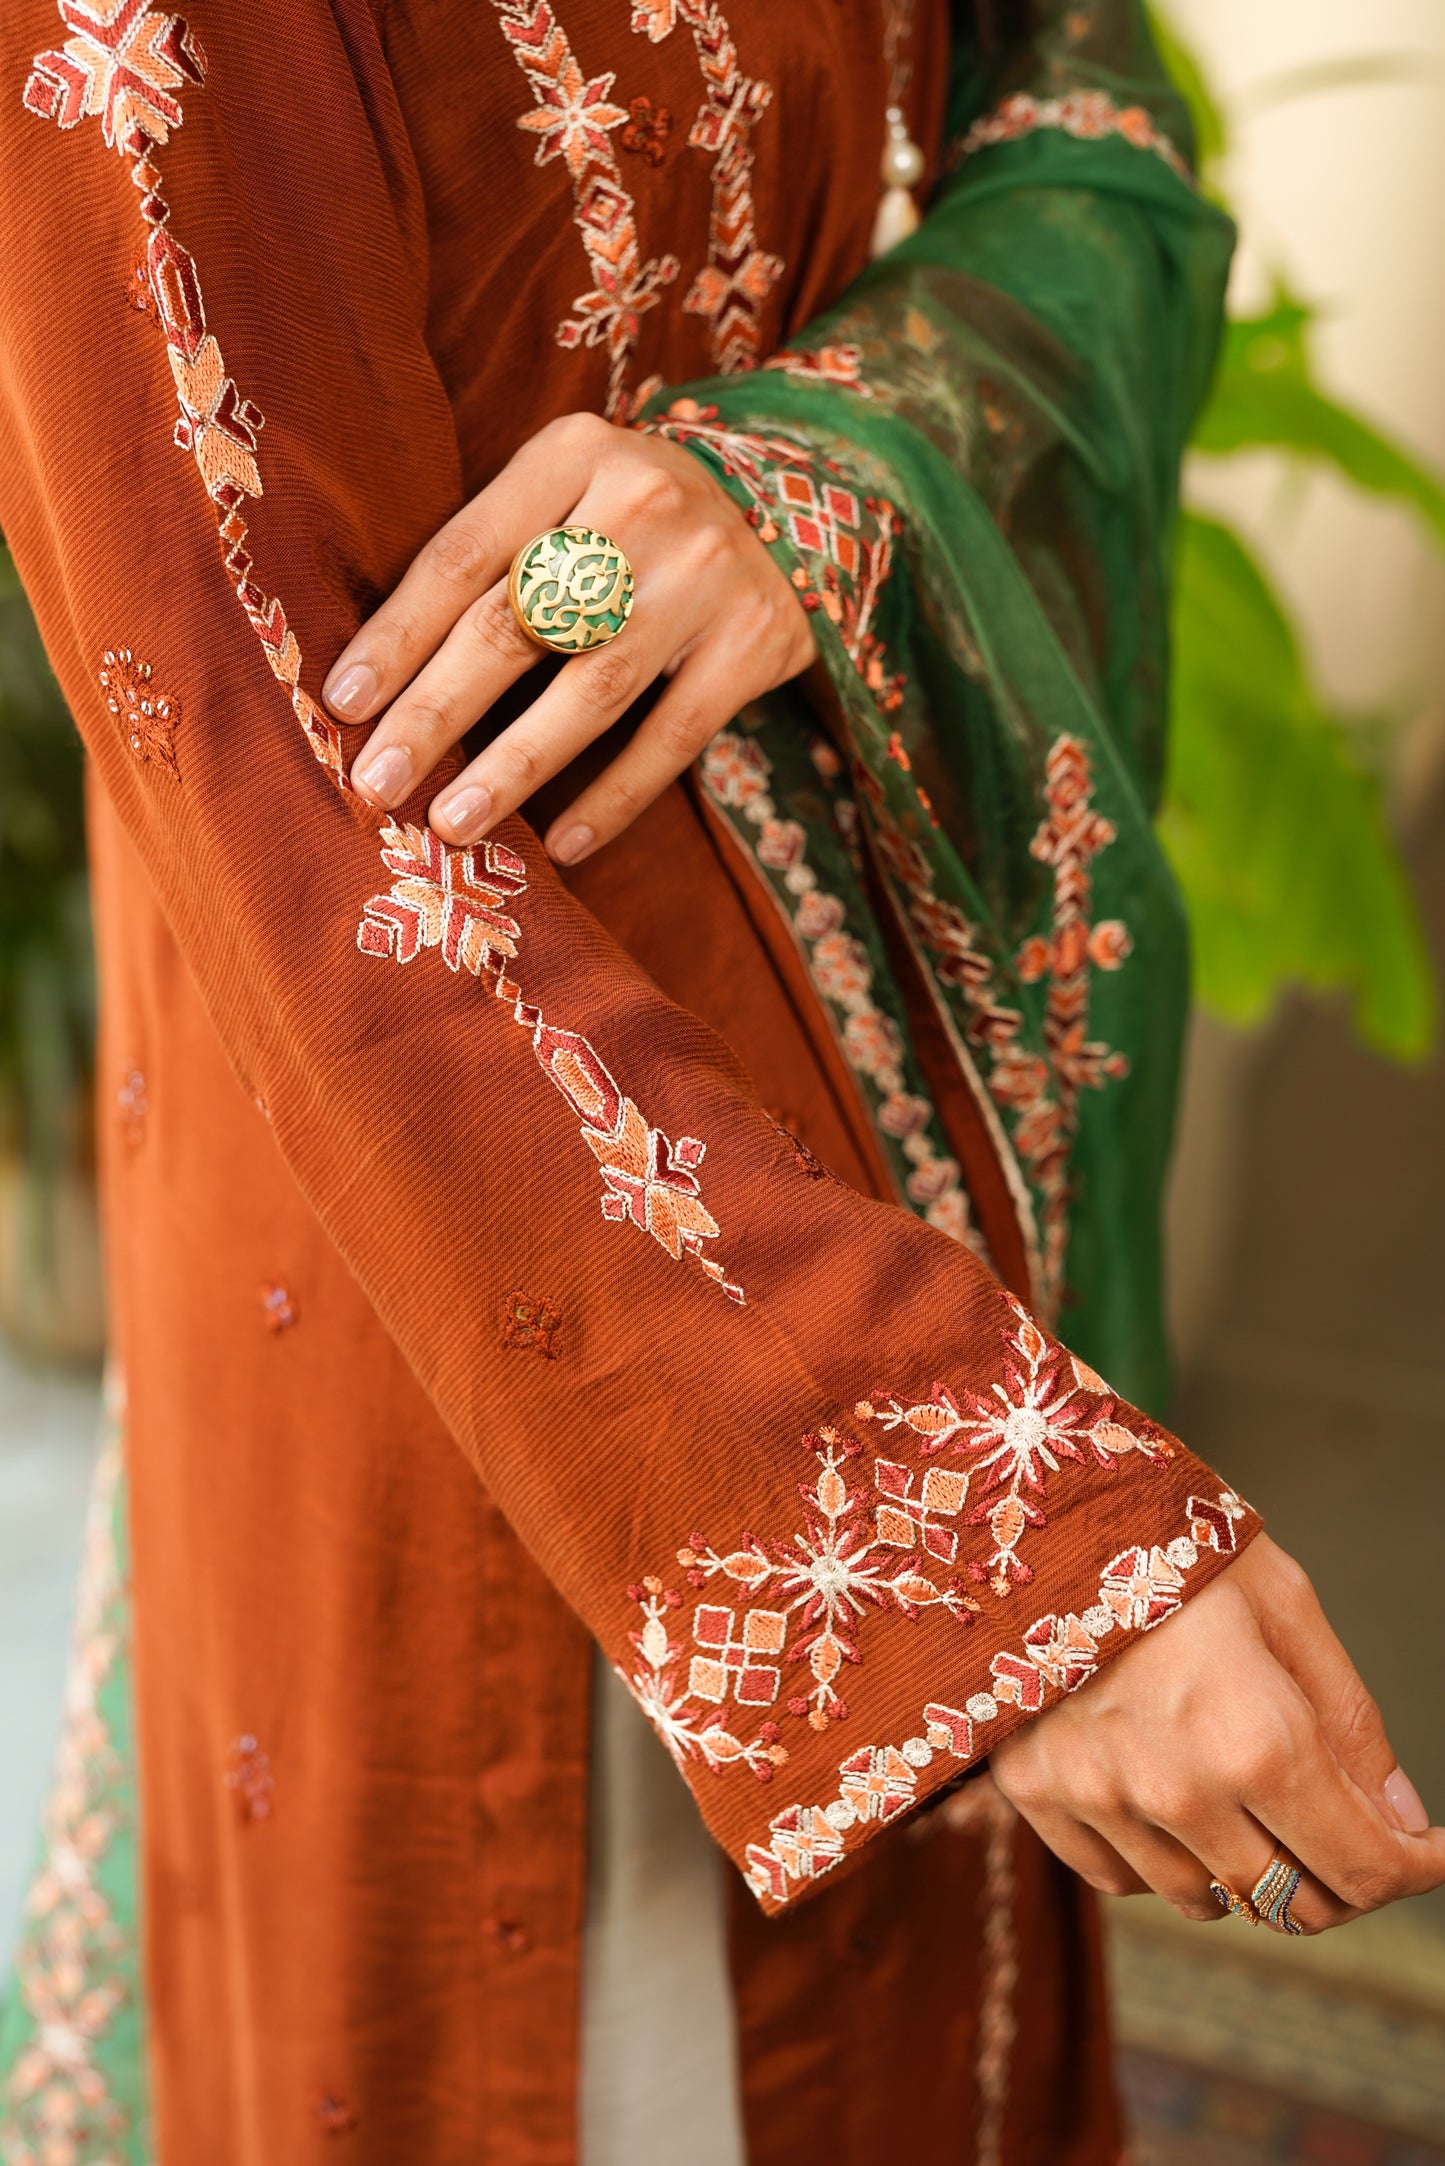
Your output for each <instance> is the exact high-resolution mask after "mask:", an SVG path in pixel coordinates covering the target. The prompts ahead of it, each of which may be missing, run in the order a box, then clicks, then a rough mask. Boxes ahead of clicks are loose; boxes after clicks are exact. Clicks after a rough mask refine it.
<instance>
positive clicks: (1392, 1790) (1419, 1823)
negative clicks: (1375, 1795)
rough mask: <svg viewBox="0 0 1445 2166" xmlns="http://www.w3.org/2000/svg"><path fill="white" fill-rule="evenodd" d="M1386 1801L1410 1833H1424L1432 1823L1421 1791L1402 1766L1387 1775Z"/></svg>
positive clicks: (1402, 1825)
mask: <svg viewBox="0 0 1445 2166" xmlns="http://www.w3.org/2000/svg"><path fill="white" fill-rule="evenodd" d="M1385 1802H1386V1804H1387V1805H1388V1806H1389V1807H1390V1809H1391V1811H1392V1812H1393V1813H1394V1815H1395V1818H1396V1819H1397V1820H1398V1821H1399V1823H1400V1825H1401V1827H1402V1828H1404V1829H1405V1831H1406V1833H1407V1834H1409V1835H1423V1834H1424V1833H1425V1830H1426V1829H1427V1828H1428V1827H1429V1825H1430V1815H1429V1814H1428V1813H1427V1812H1426V1810H1425V1806H1424V1802H1423V1800H1422V1798H1421V1796H1420V1793H1419V1791H1418V1790H1417V1789H1416V1788H1415V1785H1414V1784H1413V1783H1412V1782H1411V1780H1410V1778H1409V1776H1408V1775H1407V1774H1406V1773H1405V1770H1404V1769H1403V1768H1402V1767H1397V1768H1396V1769H1395V1771H1394V1773H1393V1774H1392V1775H1387V1776H1386V1777H1385Z"/></svg>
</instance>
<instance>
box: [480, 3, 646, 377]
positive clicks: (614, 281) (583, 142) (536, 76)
mask: <svg viewBox="0 0 1445 2166" xmlns="http://www.w3.org/2000/svg"><path fill="white" fill-rule="evenodd" d="M493 4H494V5H495V7H496V9H497V12H498V14H499V15H500V16H501V18H502V32H503V35H504V36H505V38H506V40H507V42H508V44H509V45H510V46H511V48H512V57H513V58H514V59H515V61H516V63H517V65H518V67H519V68H520V69H521V71H522V73H523V75H524V76H525V77H526V79H527V81H528V83H529V84H530V85H531V89H532V95H533V97H534V98H535V100H536V110H535V111H534V112H531V113H524V114H523V115H522V116H521V118H520V119H519V120H518V122H517V126H518V127H519V128H524V129H526V130H527V132H528V133H529V134H535V135H536V136H537V137H538V143H537V157H536V162H537V164H538V165H545V164H547V163H548V162H549V160H551V159H553V158H556V157H561V158H563V159H564V160H565V161H566V165H567V170H568V172H569V173H570V174H571V176H572V200H573V218H574V220H575V223H576V226H577V230H578V232H579V233H580V234H581V236H582V245H583V247H584V248H585V250H586V252H587V263H588V268H589V269H590V271H591V273H592V281H593V283H592V289H591V291H590V292H588V293H584V294H582V295H580V296H579V297H578V299H577V300H576V301H575V302H574V303H573V307H574V309H575V310H576V314H575V315H572V316H569V317H567V318H566V319H565V320H564V321H563V322H562V323H561V324H560V325H559V326H558V329H557V343H558V344H559V345H560V346H565V347H574V346H581V345H587V346H605V347H606V349H607V399H606V404H605V407H604V412H605V413H606V414H607V416H608V418H609V419H610V420H626V419H628V418H629V417H630V415H631V414H632V413H634V412H635V411H636V410H637V408H638V407H640V406H641V405H642V403H643V401H644V400H645V399H647V398H648V397H650V395H651V392H652V390H653V388H654V387H653V385H652V384H646V385H644V386H642V387H641V388H640V389H639V390H638V391H636V392H635V393H633V394H630V395H629V393H628V391H627V388H626V376H627V367H628V363H629V360H630V358H631V354H632V349H633V347H634V346H635V345H636V343H637V337H638V332H639V329H640V327H641V319H642V317H643V316H644V315H645V314H646V313H647V311H648V310H649V309H651V308H655V307H656V306H657V303H658V301H659V299H660V298H661V295H662V289H663V287H664V286H668V285H670V284H671V283H672V281H673V279H675V278H676V276H677V273H678V261H677V258H676V256H660V257H655V258H653V259H651V260H650V261H648V262H645V263H644V262H643V260H642V253H641V249H640V247H639V245H638V239H637V206H636V204H635V203H634V202H633V199H632V197H631V196H630V195H629V194H628V192H627V189H626V188H625V187H624V185H623V180H622V173H621V169H620V168H619V166H618V163H617V160H616V159H615V158H614V157H613V155H612V147H611V144H610V143H609V141H608V136H609V133H610V131H611V130H612V129H614V128H616V127H618V126H619V125H620V124H621V123H622V122H623V121H625V120H626V119H627V117H628V116H627V114H626V112H625V111H624V110H623V108H622V107H621V106H618V105H612V104H609V103H608V100H607V93H608V92H609V91H610V90H611V88H612V84H613V81H614V79H615V78H614V77H613V76H612V75H610V74H609V75H599V76H594V77H592V78H591V79H590V80H589V79H588V78H587V77H585V76H584V75H583V73H582V70H581V68H580V67H579V66H578V64H577V61H576V59H575V57H574V55H573V52H572V47H571V44H570V42H569V40H568V37H567V33H566V31H565V30H563V28H562V26H561V24H560V23H559V22H558V20H557V17H556V15H555V13H554V12H553V10H552V8H551V7H550V6H549V5H548V4H547V0H537V4H536V5H535V6H534V5H530V4H529V0H493Z"/></svg>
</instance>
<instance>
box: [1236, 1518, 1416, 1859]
mask: <svg viewBox="0 0 1445 2166" xmlns="http://www.w3.org/2000/svg"><path fill="white" fill-rule="evenodd" d="M1259 1539H1260V1541H1262V1542H1265V1543H1268V1546H1269V1549H1270V1550H1273V1551H1274V1556H1273V1557H1272V1558H1270V1559H1269V1565H1270V1572H1269V1580H1270V1594H1269V1600H1268V1601H1267V1602H1265V1603H1262V1604H1261V1605H1260V1606H1259V1608H1258V1609H1257V1611H1256V1615H1257V1617H1258V1620H1259V1628H1260V1631H1261V1633H1262V1634H1263V1636H1264V1640H1265V1644H1266V1646H1268V1647H1269V1649H1270V1650H1271V1652H1272V1653H1273V1654H1274V1655H1275V1657H1276V1658H1277V1659H1278V1660H1279V1661H1280V1662H1281V1663H1283V1665H1284V1667H1285V1668H1286V1669H1287V1670H1288V1671H1289V1673H1290V1675H1291V1676H1292V1677H1293V1678H1294V1680H1295V1682H1296V1684H1297V1685H1298V1686H1299V1687H1300V1690H1301V1691H1302V1692H1303V1693H1304V1695H1305V1697H1306V1699H1307V1700H1308V1701H1309V1702H1310V1705H1311V1706H1312V1707H1313V1708H1314V1711H1315V1713H1316V1715H1317V1716H1318V1717H1319V1722H1320V1727H1321V1729H1322V1730H1323V1731H1324V1734H1325V1740H1326V1743H1327V1744H1328V1745H1329V1748H1330V1750H1331V1752H1332V1753H1333V1754H1334V1756H1335V1758H1336V1759H1337V1760H1338V1761H1339V1763H1340V1765H1341V1767H1343V1768H1344V1769H1345V1771H1346V1773H1347V1774H1349V1775H1351V1776H1353V1778H1354V1780H1355V1781H1356V1782H1357V1783H1358V1784H1359V1786H1360V1788H1361V1789H1362V1790H1364V1791H1365V1792H1366V1794H1367V1795H1368V1796H1370V1797H1372V1798H1383V1799H1384V1800H1385V1801H1386V1803H1387V1804H1388V1805H1389V1807H1390V1809H1391V1811H1392V1812H1394V1814H1395V1817H1396V1818H1397V1819H1398V1820H1399V1822H1400V1825H1401V1826H1402V1827H1403V1828H1405V1829H1406V1831H1407V1832H1408V1833H1410V1834H1415V1835H1418V1834H1422V1833H1423V1832H1424V1830H1425V1829H1426V1828H1427V1827H1428V1826H1429V1824H1430V1822H1429V1815H1428V1813H1426V1811H1425V1809H1424V1807H1423V1806H1422V1805H1421V1803H1420V1800H1419V1798H1418V1797H1417V1796H1416V1794H1415V1790H1414V1786H1413V1785H1412V1784H1411V1783H1410V1782H1409V1781H1408V1779H1405V1778H1403V1777H1402V1771H1401V1769H1400V1767H1399V1764H1398V1763H1397V1761H1396V1759H1395V1755H1394V1753H1393V1752H1392V1751H1391V1749H1390V1740H1389V1738H1388V1737H1387V1735H1386V1733H1385V1724H1384V1719H1383V1717H1382V1716H1381V1714H1380V1710H1379V1708H1378V1707H1377V1706H1376V1704H1375V1702H1374V1700H1373V1699H1372V1697H1371V1695H1370V1694H1369V1692H1367V1691H1366V1689H1365V1684H1364V1680H1363V1679H1362V1678H1361V1676H1360V1673H1359V1671H1358V1670H1357V1669H1356V1668H1355V1665H1354V1664H1353V1662H1351V1660H1350V1658H1349V1656H1348V1655H1347V1654H1346V1652H1345V1650H1344V1648H1343V1647H1342V1646H1341V1644H1340V1641H1339V1639H1338V1638H1337V1637H1336V1635H1335V1633H1334V1631H1333V1630H1332V1628H1331V1626H1330V1621H1329V1619H1328V1618H1327V1617H1326V1615H1325V1613H1324V1610H1323V1609H1322V1608H1321V1606H1320V1601H1319V1597H1318V1595H1317V1594H1316V1593H1315V1590H1314V1588H1313V1586H1312V1585H1311V1583H1310V1580H1309V1576H1308V1574H1307V1573H1306V1572H1305V1571H1304V1570H1303V1569H1302V1568H1301V1567H1300V1566H1299V1565H1298V1564H1296V1563H1295V1561H1294V1559H1293V1558H1292V1557H1288V1556H1286V1555H1285V1554H1284V1552H1283V1551H1282V1550H1278V1549H1275V1545H1274V1544H1273V1543H1272V1542H1269V1537H1268V1536H1267V1535H1261V1536H1260V1538H1259ZM1245 1561H1246V1562H1247V1561H1248V1560H1247V1559H1246V1560H1245ZM1397 1778H1400V1779H1397Z"/></svg>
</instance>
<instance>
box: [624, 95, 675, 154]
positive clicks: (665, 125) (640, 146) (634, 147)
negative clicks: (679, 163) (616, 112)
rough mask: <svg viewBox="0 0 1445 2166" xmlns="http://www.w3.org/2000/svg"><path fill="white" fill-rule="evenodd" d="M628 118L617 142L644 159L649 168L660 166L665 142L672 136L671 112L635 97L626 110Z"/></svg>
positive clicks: (664, 107)
mask: <svg viewBox="0 0 1445 2166" xmlns="http://www.w3.org/2000/svg"><path fill="white" fill-rule="evenodd" d="M628 113H629V115H630V118H629V120H628V123H627V126H626V127H625V128H624V129H623V131H622V133H621V135H620V136H619V137H618V141H619V142H620V143H621V145H622V148H623V149H624V150H630V151H631V152H633V154H634V155H635V156H636V157H639V158H645V159H646V160H647V163H648V164H649V165H661V163H662V160H663V156H664V154H665V152H666V150H667V139H668V137H669V136H670V135H671V133H672V113H671V110H670V108H669V107H667V106H665V105H654V104H653V102H652V100H651V98H648V97H642V98H634V99H633V101H632V103H631V105H630V106H629V107H628Z"/></svg>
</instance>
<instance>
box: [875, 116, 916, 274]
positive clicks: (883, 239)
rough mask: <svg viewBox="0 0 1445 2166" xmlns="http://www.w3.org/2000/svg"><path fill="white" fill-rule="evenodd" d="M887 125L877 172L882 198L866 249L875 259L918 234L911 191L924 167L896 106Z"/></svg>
mask: <svg viewBox="0 0 1445 2166" xmlns="http://www.w3.org/2000/svg"><path fill="white" fill-rule="evenodd" d="M887 122H888V133H887V136H886V138H885V140H884V144H883V157H882V160H881V163H880V165H879V171H878V178H879V180H880V181H881V183H882V186H883V195H882V198H881V200H880V202H879V205H878V214H877V216H876V218H875V219H874V221H873V239H872V241H871V243H870V245H869V253H870V255H872V256H875V257H876V256H886V255H887V253H888V251H889V249H890V248H896V247H897V246H898V243H899V242H900V241H906V240H907V238H908V236H909V234H910V233H914V232H916V231H917V229H918V223H919V219H918V205H917V204H916V203H915V202H914V200H913V196H912V194H911V191H912V190H913V189H914V188H916V187H917V186H918V183H919V182H920V181H921V180H922V178H923V168H924V165H925V163H926V160H925V159H924V155H923V151H922V149H921V148H920V146H919V145H918V144H917V143H915V142H914V140H913V138H912V136H911V135H910V134H909V133H908V123H907V121H906V120H905V119H904V118H903V115H902V113H901V112H900V111H899V109H898V107H897V106H896V105H890V106H889V108H888V114H887Z"/></svg>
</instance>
